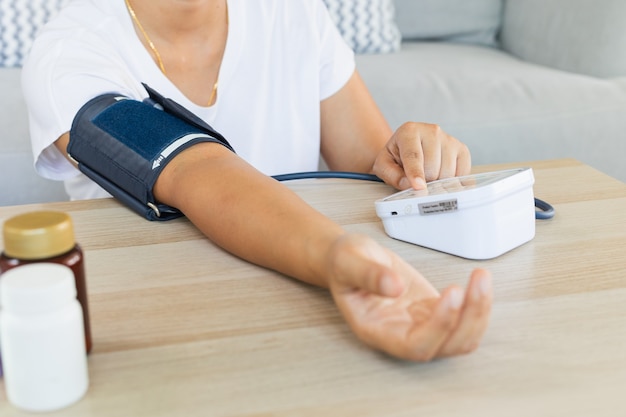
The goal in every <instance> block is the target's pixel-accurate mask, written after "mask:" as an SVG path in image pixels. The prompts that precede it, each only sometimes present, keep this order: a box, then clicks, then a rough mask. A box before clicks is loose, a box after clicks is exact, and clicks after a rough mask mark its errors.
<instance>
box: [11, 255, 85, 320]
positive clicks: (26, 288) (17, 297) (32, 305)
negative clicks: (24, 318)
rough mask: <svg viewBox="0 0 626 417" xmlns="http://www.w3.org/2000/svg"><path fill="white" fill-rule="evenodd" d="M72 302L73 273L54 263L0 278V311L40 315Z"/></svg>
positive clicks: (27, 267) (21, 268) (28, 267)
mask: <svg viewBox="0 0 626 417" xmlns="http://www.w3.org/2000/svg"><path fill="white" fill-rule="evenodd" d="M73 298H76V283H75V282H74V273H73V272H72V270H71V269H70V268H68V267H67V266H65V265H61V264H54V263H46V262H42V263H33V264H28V265H22V266H18V267H16V268H13V269H10V270H8V271H7V272H5V273H3V274H2V279H0V307H1V308H2V309H5V311H7V312H13V313H18V314H40V313H45V312H47V311H51V310H54V309H56V308H59V307H61V306H63V305H64V304H66V303H67V302H68V300H71V299H73Z"/></svg>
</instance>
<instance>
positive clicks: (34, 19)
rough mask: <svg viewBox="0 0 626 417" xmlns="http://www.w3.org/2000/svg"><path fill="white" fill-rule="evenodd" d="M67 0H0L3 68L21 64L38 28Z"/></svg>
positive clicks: (1, 63) (0, 66) (0, 53)
mask: <svg viewBox="0 0 626 417" xmlns="http://www.w3.org/2000/svg"><path fill="white" fill-rule="evenodd" d="M67 1H68V0H29V1H24V0H0V28H1V30H0V68H2V67H19V66H21V65H22V61H23V60H24V57H25V56H26V54H27V53H28V51H29V50H30V46H31V44H32V42H33V39H34V38H35V35H36V33H37V31H38V30H39V28H41V26H43V24H44V23H45V22H47V21H48V20H49V19H50V17H51V16H52V15H53V14H55V13H56V12H57V11H58V10H59V9H60V8H61V6H62V5H63V4H64V3H66V2H67Z"/></svg>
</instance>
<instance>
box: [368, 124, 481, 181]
mask: <svg viewBox="0 0 626 417" xmlns="http://www.w3.org/2000/svg"><path fill="white" fill-rule="evenodd" d="M471 165H472V163H471V156H470V152H469V149H468V148H467V146H465V145H464V144H463V143H461V142H460V141H459V140H457V139H455V138H454V137H452V136H450V135H448V134H447V133H446V132H444V131H443V130H442V129H441V128H440V127H439V126H438V125H434V124H428V123H416V122H409V123H405V124H403V125H402V126H400V128H399V129H398V130H396V132H395V133H394V134H393V136H392V137H391V139H390V140H389V141H388V142H387V144H386V145H385V147H384V148H383V149H382V151H381V152H380V153H379V154H378V156H377V158H376V161H375V162H374V166H373V169H372V171H373V173H374V174H375V175H377V176H378V177H379V178H381V179H382V180H384V181H385V182H386V183H387V184H389V185H391V186H393V187H395V188H397V189H399V190H405V189H407V188H413V189H416V190H421V189H424V188H426V182H427V181H433V180H436V179H439V178H450V177H456V176H461V175H468V174H469V173H470V169H471Z"/></svg>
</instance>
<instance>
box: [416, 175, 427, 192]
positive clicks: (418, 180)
mask: <svg viewBox="0 0 626 417" xmlns="http://www.w3.org/2000/svg"><path fill="white" fill-rule="evenodd" d="M415 184H416V186H417V188H416V189H417V190H423V189H424V188H426V181H424V178H420V177H417V178H415Z"/></svg>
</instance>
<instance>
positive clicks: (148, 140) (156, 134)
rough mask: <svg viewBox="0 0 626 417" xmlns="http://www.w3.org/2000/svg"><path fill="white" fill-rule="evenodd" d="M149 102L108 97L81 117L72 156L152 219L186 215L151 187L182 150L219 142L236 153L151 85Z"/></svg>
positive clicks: (82, 168) (74, 133) (113, 192)
mask: <svg viewBox="0 0 626 417" xmlns="http://www.w3.org/2000/svg"><path fill="white" fill-rule="evenodd" d="M146 89H147V90H148V92H149V94H150V99H146V101H145V102H141V101H137V100H132V99H129V98H127V97H124V96H120V95H118V94H104V95H101V96H98V97H96V98H94V99H92V100H90V101H89V102H88V103H87V104H85V105H84V106H83V107H82V108H81V109H80V110H79V112H78V113H77V114H76V117H75V118H74V121H73V123H72V128H71V130H70V141H69V145H68V147H67V152H68V154H69V155H70V157H71V158H72V159H73V160H75V161H76V163H77V164H78V168H79V169H80V171H81V172H83V173H84V174H85V175H87V176H88V177H89V178H91V179H92V180H93V181H94V182H96V183H97V184H98V185H100V186H101V187H102V188H104V189H105V190H106V191H108V192H109V193H110V194H111V195H112V196H113V197H115V198H117V199H118V200H120V201H121V202H122V203H123V204H125V205H127V206H128V207H129V208H131V209H132V210H134V211H135V212H137V213H138V214H140V215H142V216H144V217H145V218H147V219H148V220H169V219H173V218H176V217H180V216H181V215H182V213H181V212H180V211H179V210H177V209H175V208H173V207H170V206H167V205H165V204H159V203H158V202H156V201H155V198H154V195H153V192H152V189H153V187H154V184H155V182H156V180H157V178H158V177H159V175H160V174H161V171H162V170H163V168H164V167H165V166H166V165H167V164H168V163H169V162H170V161H171V160H172V158H174V157H175V156H176V155H178V154H179V153H180V152H182V151H183V150H185V149H187V148H189V147H190V146H192V145H194V144H197V143H201V142H215V143H219V144H222V145H224V146H226V147H227V148H228V149H230V150H231V151H232V150H233V149H232V147H231V146H230V144H229V143H228V141H226V139H225V138H224V137H223V136H222V135H220V134H219V133H218V132H216V131H215V130H214V129H213V128H211V126H209V125H208V124H206V123H205V122H204V121H203V120H201V119H200V118H198V117H197V116H195V115H194V114H192V113H191V112H189V111H188V110H186V109H185V108H184V107H182V106H180V105H179V104H177V103H176V102H174V101H172V100H169V99H165V98H163V97H162V96H160V95H159V94H158V93H156V92H155V91H154V90H152V89H150V88H149V87H147V86H146Z"/></svg>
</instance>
